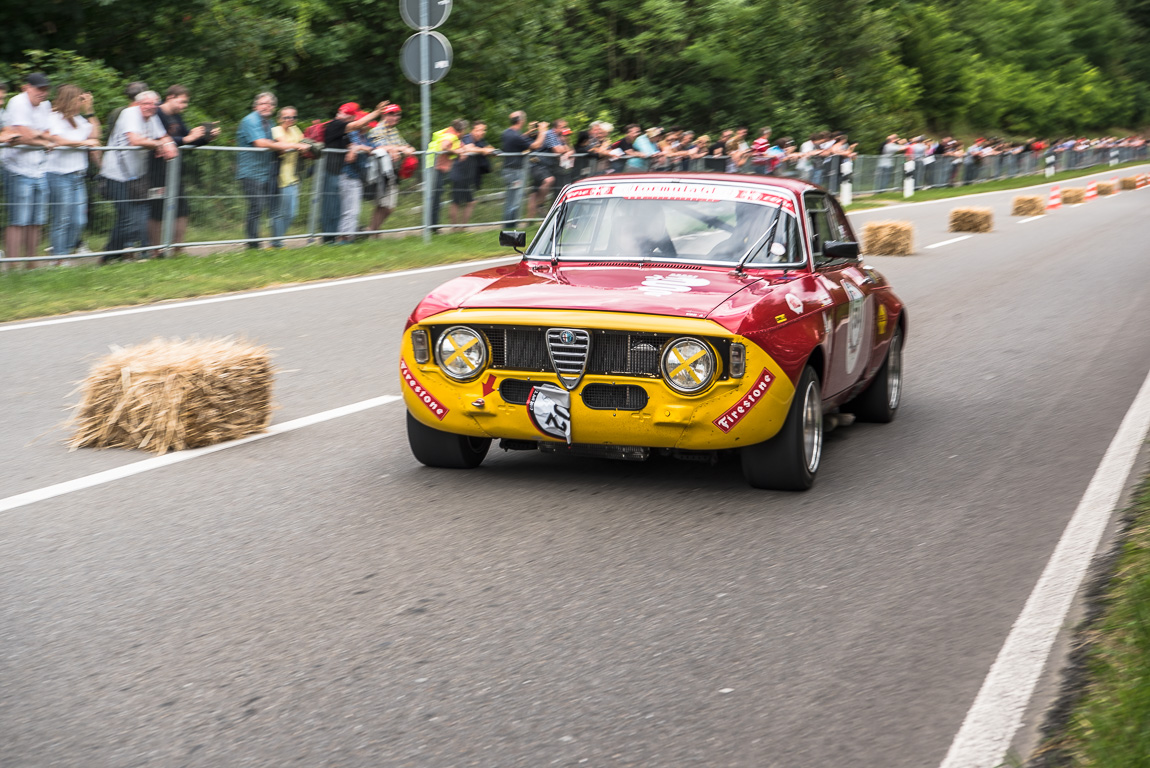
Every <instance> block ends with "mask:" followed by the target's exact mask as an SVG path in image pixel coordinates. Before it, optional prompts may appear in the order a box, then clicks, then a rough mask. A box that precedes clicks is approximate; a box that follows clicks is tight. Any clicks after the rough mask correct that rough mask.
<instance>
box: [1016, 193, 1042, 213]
mask: <svg viewBox="0 0 1150 768" xmlns="http://www.w3.org/2000/svg"><path fill="white" fill-rule="evenodd" d="M1044 213H1046V198H1044V197H1042V196H1041V195H1015V197H1014V203H1013V205H1012V206H1011V208H1010V215H1011V216H1041V215H1042V214H1044Z"/></svg>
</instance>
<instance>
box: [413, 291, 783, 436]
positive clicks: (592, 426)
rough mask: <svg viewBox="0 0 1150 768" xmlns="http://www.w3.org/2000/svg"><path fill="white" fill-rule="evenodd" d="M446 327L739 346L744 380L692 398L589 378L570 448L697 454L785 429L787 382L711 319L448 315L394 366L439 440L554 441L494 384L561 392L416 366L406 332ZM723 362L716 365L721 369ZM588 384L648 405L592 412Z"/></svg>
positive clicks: (653, 382)
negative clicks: (584, 332) (582, 331)
mask: <svg viewBox="0 0 1150 768" xmlns="http://www.w3.org/2000/svg"><path fill="white" fill-rule="evenodd" d="M445 323H450V324H452V325H455V324H461V325H466V324H468V323H474V324H487V323H499V324H514V325H518V326H525V325H529V326H541V327H563V328H587V329H600V328H601V329H627V330H631V331H642V332H653V333H674V334H678V333H681V334H683V335H685V336H695V337H699V336H703V337H707V336H709V337H713V338H714V337H723V338H729V339H731V340H732V341H738V342H742V343H743V344H744V345H745V347H746V352H747V355H746V357H747V360H746V374H745V375H744V376H743V377H742V378H738V379H733V378H728V379H725V380H716V381H715V383H714V384H712V385H711V386H710V387H709V388H707V389H706V390H705V391H703V392H702V393H700V394H697V395H692V396H685V395H681V394H679V393H677V392H675V391H674V390H673V389H671V388H670V387H669V386H667V384H666V383H665V382H664V381H663V380H662V379H651V378H645V377H631V376H603V375H594V374H587V375H586V376H584V377H583V379H582V380H581V381H580V382H579V384H578V386H577V387H576V388H575V389H574V390H573V391H572V392H571V436H572V441H573V442H575V443H587V444H595V445H636V446H645V447H649V448H676V449H680V450H698V451H705V450H720V449H726V448H738V447H741V446H744V445H752V444H754V443H759V442H762V441H763V440H767V439H769V438H771V437H774V435H775V434H776V433H777V432H778V431H779V429H781V428H782V425H783V422H784V421H785V420H786V415H787V409H788V408H789V406H790V403H791V399H792V398H793V396H794V385H793V384H792V383H791V381H790V379H788V378H787V377H786V375H785V374H784V373H783V371H782V369H781V368H780V367H779V366H778V364H777V363H775V361H774V360H772V359H771V358H770V356H768V355H767V354H766V352H764V351H763V350H762V348H761V347H759V346H758V345H756V344H753V343H750V342H748V341H746V340H745V339H743V338H742V337H739V336H736V335H734V334H731V333H730V332H729V331H727V330H726V329H724V328H723V327H722V326H720V325H718V324H717V323H714V322H712V321H710V320H703V319H692V318H668V317H652V316H650V315H630V314H622V313H607V312H579V311H569V310H539V311H532V312H514V313H509V312H497V311H492V310H453V311H451V312H446V313H443V314H440V315H436V316H434V317H431V318H427V319H426V320H425V321H424V322H423V323H420V324H419V325H414V326H412V327H411V328H409V329H408V330H407V331H406V332H405V333H404V337H403V344H402V352H401V360H400V383H401V385H402V388H403V398H404V402H405V403H406V405H407V409H408V411H409V412H410V413H411V414H412V416H414V417H415V418H416V419H417V420H419V421H420V422H422V423H424V424H426V425H428V426H430V427H433V428H435V429H439V430H443V431H445V432H452V433H455V434H461V435H471V436H473V437H492V438H507V439H512V440H538V441H555V438H553V437H551V436H549V435H544V434H543V433H542V432H540V431H539V430H538V429H537V428H536V427H535V425H534V424H533V423H532V421H531V418H530V416H529V415H528V413H527V407H526V406H524V405H519V404H515V403H508V402H506V401H504V400H503V398H502V397H501V396H500V394H499V385H500V383H501V382H502V381H503V380H504V379H509V378H510V379H519V380H530V381H531V382H533V383H539V384H545V383H549V384H554V385H556V386H559V387H562V385H561V384H560V383H559V379H558V377H557V376H555V375H554V374H553V373H540V372H538V371H530V372H528V371H513V370H503V369H500V370H493V369H490V368H489V369H488V370H486V371H484V372H483V373H482V375H480V376H479V377H478V378H477V379H474V380H472V381H470V382H466V383H460V382H457V381H455V380H454V379H451V378H450V377H448V376H447V375H446V374H444V373H443V372H442V371H441V370H440V368H439V366H437V365H436V364H435V363H434V362H429V363H425V364H416V363H415V356H414V353H413V350H412V346H411V331H412V330H414V329H416V328H424V327H427V326H430V325H442V324H445ZM725 364H726V361H724V360H720V362H719V365H720V367H722V366H725ZM595 383H599V384H616V385H624V384H630V385H634V386H639V387H642V388H643V389H644V390H645V391H646V393H647V398H648V401H647V405H646V406H645V407H644V408H643V409H642V410H639V411H624V410H598V409H594V408H589V407H587V406H586V405H584V403H583V399H582V397H581V396H580V395H581V392H582V390H583V388H584V387H586V386H587V385H588V384H595ZM556 442H558V441H556Z"/></svg>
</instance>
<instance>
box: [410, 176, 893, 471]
mask: <svg viewBox="0 0 1150 768" xmlns="http://www.w3.org/2000/svg"><path fill="white" fill-rule="evenodd" d="M500 239H501V241H502V242H503V243H504V244H505V245H510V246H514V247H516V249H519V248H522V247H523V246H524V244H525V236H524V233H522V232H515V231H510V232H503V233H501V234H500ZM906 323H907V317H906V312H905V311H904V309H903V304H902V302H901V301H899V299H898V297H897V296H895V294H894V292H893V291H892V290H891V289H890V287H889V286H888V284H887V282H886V280H885V279H884V278H883V277H882V275H880V274H879V273H877V272H876V271H874V270H873V269H871V268H870V267H868V266H867V265H866V264H865V263H864V262H863V261H862V260H861V259H860V257H859V247H858V242H857V239H856V237H855V236H854V233H853V231H852V230H851V225H850V223H849V222H848V221H847V218H846V216H845V215H844V214H843V211H842V208H841V207H840V206H839V204H838V202H837V201H836V200H835V199H834V197H832V196H831V195H830V194H828V193H827V192H826V191H825V190H823V189H821V188H819V187H817V186H814V185H812V184H807V183H805V182H801V181H796V180H791V179H781V178H773V177H767V176H743V175H739V176H734V175H723V174H642V175H640V174H634V175H632V174H625V175H614V176H600V177H594V178H589V179H586V180H584V181H580V182H578V183H576V184H573V185H571V186H570V187H568V188H567V189H565V190H564V191H563V193H562V194H561V195H560V196H559V198H558V199H557V200H556V202H555V205H554V206H553V207H552V209H551V211H550V212H549V213H548V215H547V218H546V219H545V220H544V222H543V225H542V227H541V228H540V230H539V233H538V234H537V235H536V237H535V239H534V240H533V241H532V243H531V246H530V247H529V248H527V249H526V251H525V252H524V253H523V258H522V260H520V261H519V262H518V263H516V264H514V265H510V266H504V267H496V268H492V269H485V270H483V271H480V272H475V273H472V274H470V275H466V276H464V277H460V278H457V279H455V280H452V281H450V282H448V283H446V284H444V285H442V286H441V287H439V288H438V289H436V290H435V291H433V292H432V293H431V294H430V295H428V296H427V298H425V299H424V300H423V301H422V302H420V304H419V306H417V307H416V308H415V311H414V312H412V314H411V317H410V318H409V319H408V322H407V327H406V329H405V330H404V334H403V344H402V351H401V356H400V360H399V374H400V380H401V383H402V387H403V396H404V400H405V402H406V405H407V412H408V413H407V434H408V440H409V443H410V446H411V450H412V453H413V454H414V455H415V458H416V459H418V460H419V461H420V462H422V463H424V464H426V465H428V466H433V467H455V468H471V467H476V466H478V465H479V464H480V462H482V461H483V458H484V457H485V456H486V454H487V451H488V448H489V447H490V444H491V441H492V440H493V439H497V440H499V441H500V443H499V444H500V447H502V448H505V449H539V450H544V451H551V452H558V453H570V454H575V455H590V456H603V457H613V458H623V459H644V458H646V457H648V456H649V455H650V454H651V452H652V451H656V452H661V453H664V454H669V455H673V456H678V457H684V458H695V457H697V456H699V455H700V453H702V452H716V451H737V452H738V453H739V455H740V458H741V461H742V467H743V473H744V475H745V476H746V479H747V481H748V482H749V483H750V484H751V485H753V486H755V487H757V488H770V489H780V490H805V489H807V488H810V487H811V485H812V484H813V483H814V480H815V475H816V474H817V472H818V469H819V463H820V458H821V456H822V448H823V433H824V429H825V427H826V424H825V423H824V421H825V414H834V417H833V418H835V419H836V420H837V419H839V418H841V417H839V416H838V414H839V413H851V414H854V416H855V418H857V419H860V420H865V421H874V422H888V421H890V420H891V419H893V418H894V416H895V413H896V412H897V411H898V406H899V400H900V398H901V396H902V348H903V343H904V341H905V339H906V332H907V327H906Z"/></svg>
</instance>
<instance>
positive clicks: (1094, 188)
mask: <svg viewBox="0 0 1150 768" xmlns="http://www.w3.org/2000/svg"><path fill="white" fill-rule="evenodd" d="M1096 197H1098V182H1097V181H1092V182H1090V183H1089V184H1087V185H1086V202H1088V203H1089V202H1090V201H1091V200H1093V199H1094V198H1096Z"/></svg>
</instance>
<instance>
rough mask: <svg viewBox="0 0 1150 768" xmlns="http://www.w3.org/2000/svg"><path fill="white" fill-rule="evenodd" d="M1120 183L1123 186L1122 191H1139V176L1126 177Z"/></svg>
mask: <svg viewBox="0 0 1150 768" xmlns="http://www.w3.org/2000/svg"><path fill="white" fill-rule="evenodd" d="M1119 182H1120V183H1121V185H1122V189H1138V177H1137V176H1124V177H1122V178H1121V179H1119Z"/></svg>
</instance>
